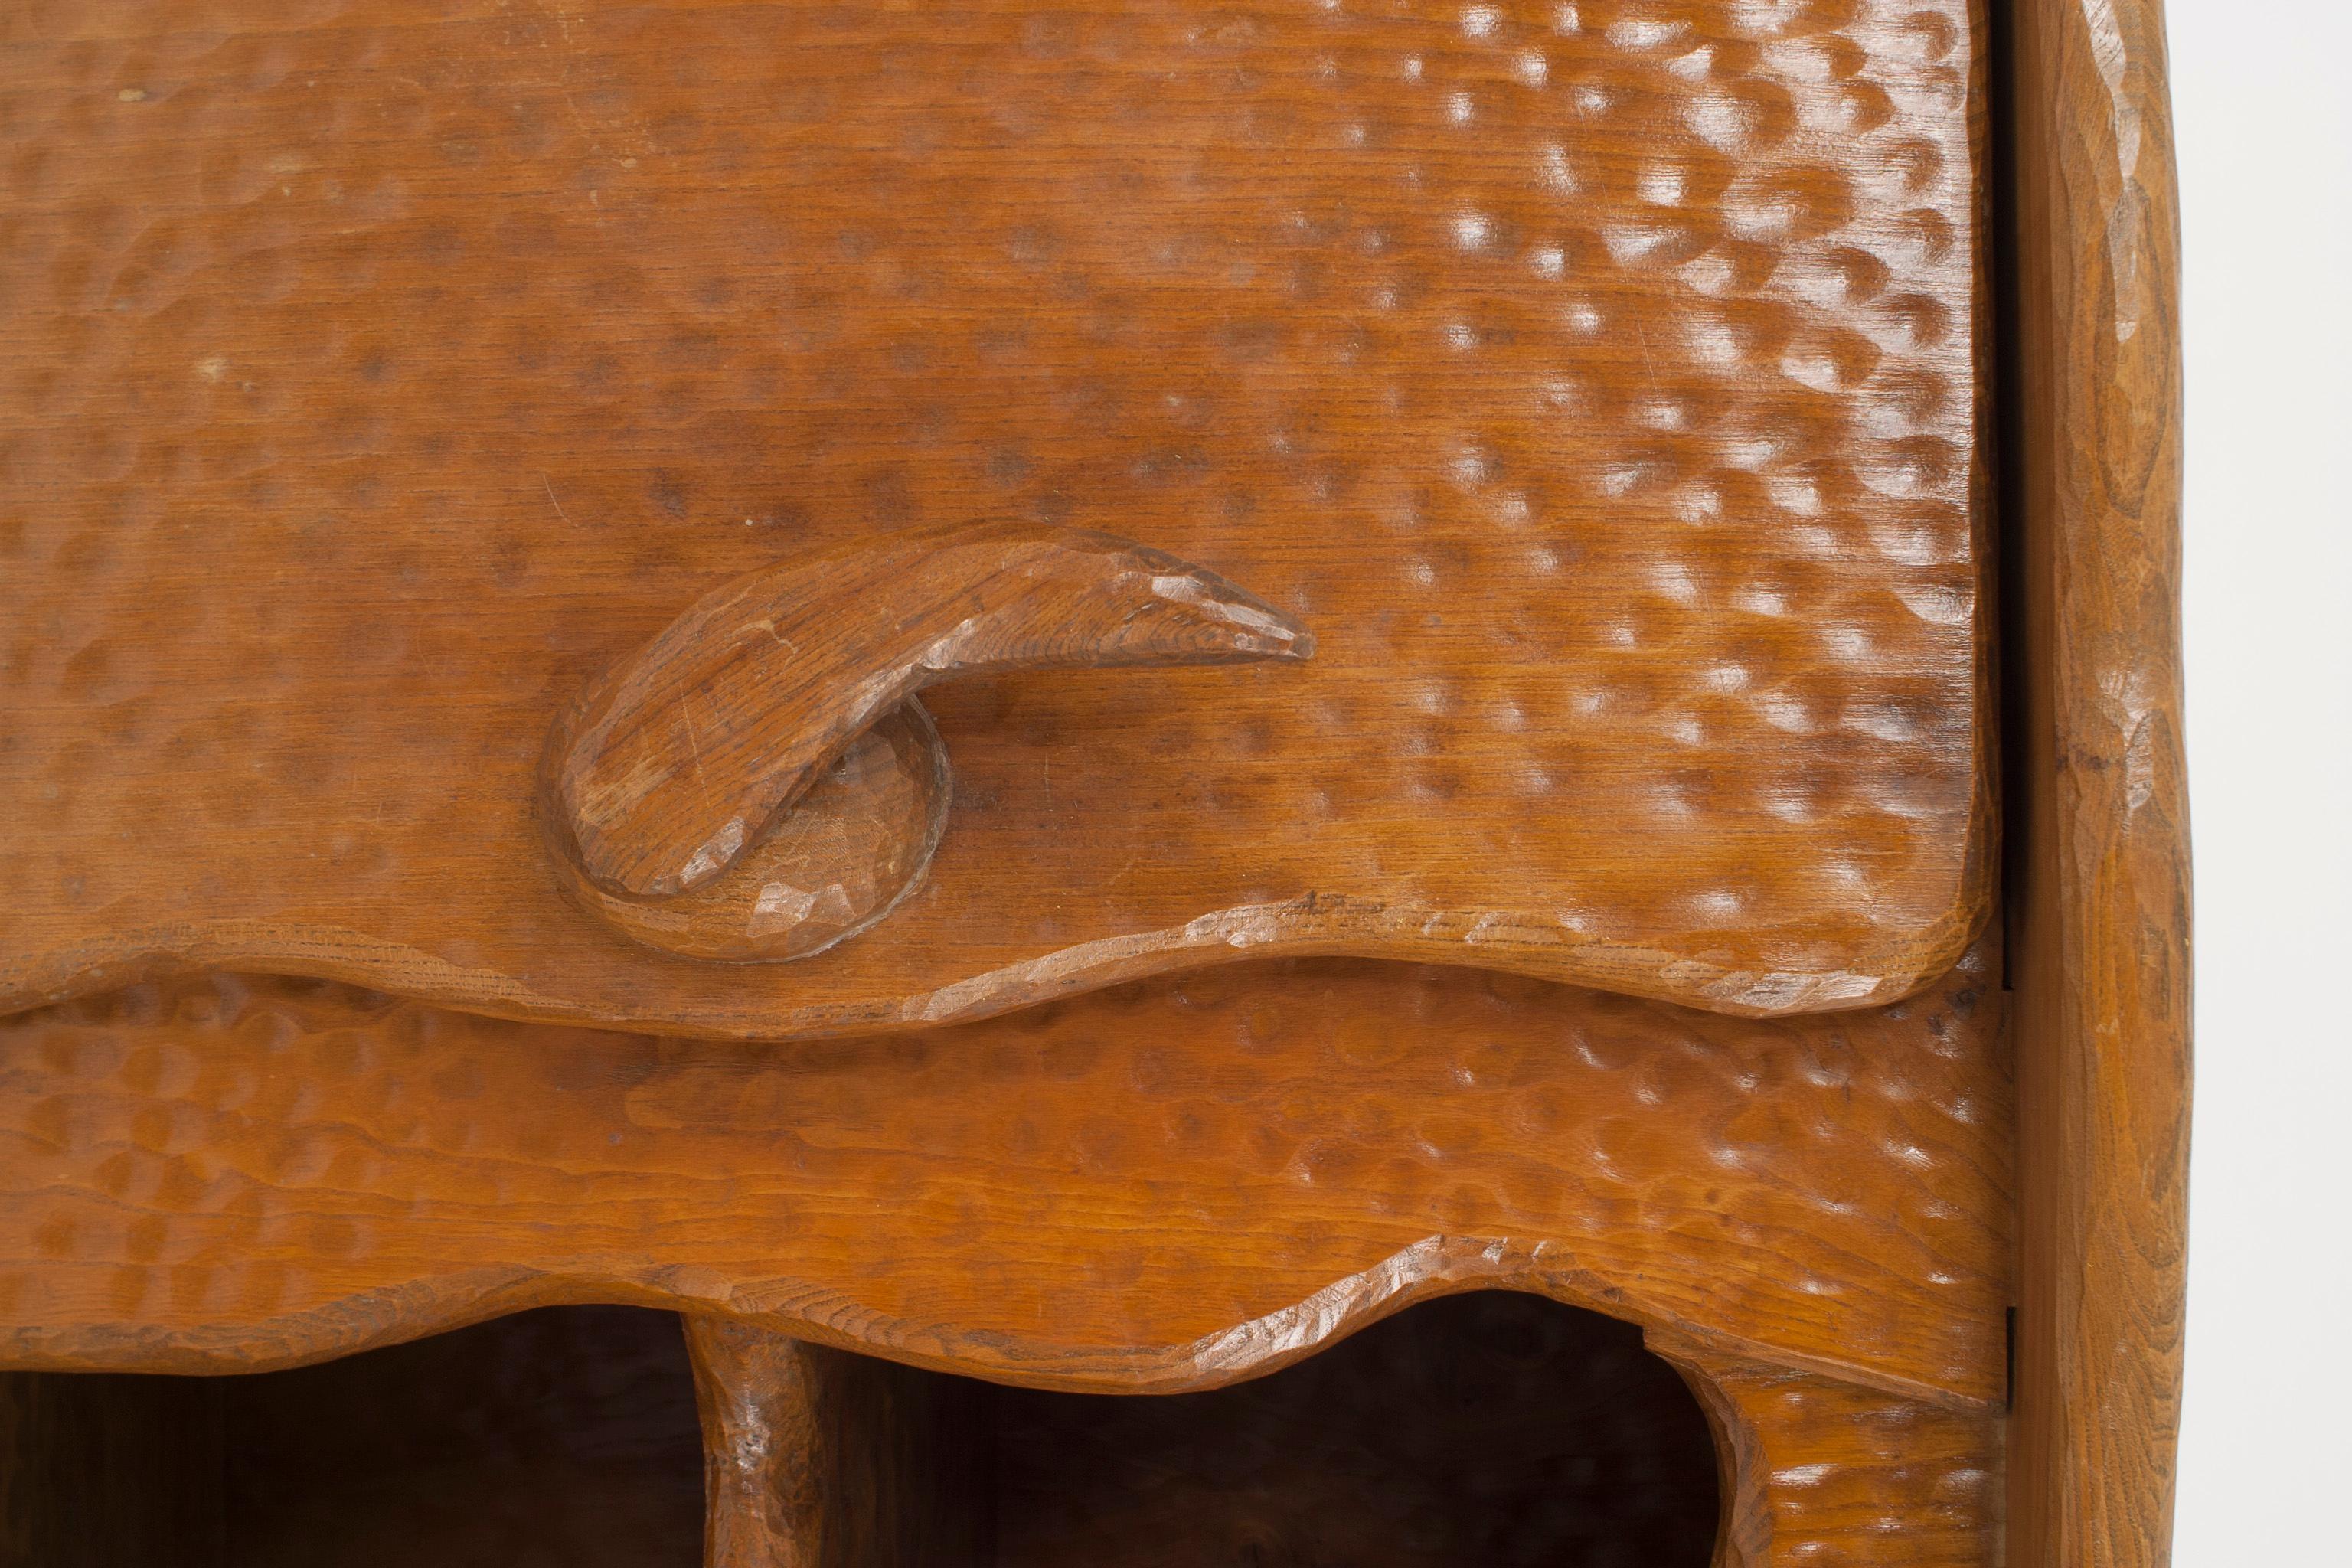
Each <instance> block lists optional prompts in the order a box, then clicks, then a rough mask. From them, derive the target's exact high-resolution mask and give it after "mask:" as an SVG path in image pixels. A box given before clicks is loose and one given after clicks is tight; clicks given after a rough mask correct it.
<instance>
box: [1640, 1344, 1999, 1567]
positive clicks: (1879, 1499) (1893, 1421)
mask: <svg viewBox="0 0 2352 1568" xmlns="http://www.w3.org/2000/svg"><path fill="white" fill-rule="evenodd" d="M1649 1342H1650V1345H1651V1348H1652V1349H1654V1350H1655V1351H1657V1352H1659V1353H1660V1354H1662V1355H1664V1356H1665V1357H1666V1358H1667V1359H1668V1360H1670V1361H1673V1362H1675V1363H1676V1364H1677V1365H1679V1366H1681V1367H1682V1368H1683V1369H1684V1372H1685V1376H1687V1377H1688V1378H1689V1379H1690V1384H1691V1387H1692V1389H1693V1391H1694V1392H1696V1394H1698V1396H1699V1400H1700V1402H1701V1403H1702V1404H1703V1405H1705V1406H1706V1410H1707V1414H1708V1416H1709V1418H1710V1419H1711V1420H1712V1421H1713V1422H1714V1424H1715V1428H1716V1442H1717V1449H1718V1452H1719V1453H1720V1454H1721V1456H1722V1459H1723V1464H1724V1480H1725V1487H1726V1489H1727V1492H1728V1494H1729V1497H1728V1501H1727V1507H1726V1509H1725V1517H1724V1521H1723V1532H1722V1535H1721V1536H1720V1537H1719V1539H1718V1541H1717V1547H1716V1557H1715V1563H1716V1568H1780V1565H1782V1564H1800V1563H1801V1564H1804V1565H1806V1568H1884V1565H1885V1564H1890V1563H1901V1564H1903V1568H1995V1565H1996V1564H1998V1563H2000V1561H2001V1536H2000V1521H2001V1512H2002V1486H2001V1442H2002V1436H2003V1433H2002V1427H2003V1421H2002V1418H2001V1416H2000V1413H1998V1412H1997V1411H1989V1410H1954V1409H1950V1408H1948V1407H1944V1406H1940V1405H1930V1404H1925V1403H1921V1402H1919V1401H1916V1400H1908V1399H1904V1398H1901V1397H1899V1396H1895V1395H1889V1394H1885V1393H1881V1392H1878V1391H1875V1390H1872V1389H1864V1388H1857V1387H1855V1386H1853V1384H1846V1383H1841V1382H1838V1381H1836V1380H1834V1379H1831V1378H1824V1377H1820V1376H1817V1375H1813V1374H1810V1373H1801V1372H1792V1371H1790V1370H1789V1369H1787V1368H1785V1367H1773V1366H1762V1365H1756V1364H1752V1363H1750V1364H1743V1363H1740V1362H1739V1361H1738V1360H1737V1359H1727V1358H1725V1357H1723V1356H1722V1355H1721V1354H1719V1353H1718V1352H1714V1351H1711V1350H1708V1349H1705V1348H1700V1347H1691V1346H1684V1345H1679V1344H1676V1343H1675V1342H1674V1340H1673V1339H1672V1337H1671V1336H1664V1335H1658V1334H1652V1335H1651V1336H1650V1340H1649Z"/></svg>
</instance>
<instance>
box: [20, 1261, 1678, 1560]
mask: <svg viewBox="0 0 2352 1568" xmlns="http://www.w3.org/2000/svg"><path fill="white" fill-rule="evenodd" d="M0 1384H5V1391H0V1521H5V1524H4V1525H0V1562H5V1563H41V1564H43V1565H44V1568H79V1565H85V1564H89V1565H96V1564H105V1565H107V1568H114V1565H116V1564H133V1563H136V1564H141V1565H144V1564H149V1563H163V1562H169V1563H173V1564H175V1565H180V1568H215V1565H218V1568H278V1565H279V1564H286V1565H289V1568H290V1565H292V1564H296V1563H299V1564H302V1565H304V1568H379V1565H386V1564H392V1563H401V1564H415V1563H432V1564H435V1565H436V1568H472V1565H475V1564H481V1565H483V1568H488V1565H490V1564H497V1565H499V1568H527V1565H534V1564H541V1563H544V1564H550V1565H553V1564H562V1565H564V1568H605V1565H611V1568H621V1565H623V1564H626V1565H628V1568H668V1565H671V1564H676V1565H678V1568H689V1565H691V1564H694V1563H698V1562H699V1561H700V1554H701V1533H702V1517H701V1514H702V1490H701V1458H700V1440H699V1435H698V1426H697V1423H696V1418H695V1409H694V1392H693V1385H692V1381H691V1376H690V1373H689V1371H688V1363H687V1358H686V1352H685V1347H684V1344H683V1342H682V1339H681V1336H680V1335H679V1333H678V1331H677V1321H676V1320H675V1319H674V1318H672V1317H671V1316H670V1315H669V1314H667V1313H662V1312H653V1311H646V1310H638V1309H633V1308H621V1307H581V1308H562V1309H553V1310H544V1311H536V1312H526V1313H521V1314H519V1315H517V1316H515V1317H511V1318H507V1319H502V1320H499V1321H495V1322H491V1323H485V1324H482V1325H480V1326H478V1327H476V1328H471V1329H466V1330H462V1331H457V1332H455V1333H450V1334H445V1335H441V1336H438V1337H436V1338H434V1339H429V1340H424V1341H420V1342H416V1343H414V1344H408V1345H401V1346H396V1347H394V1348H392V1349H389V1350H382V1351H374V1352H368V1353H366V1354H363V1355H357V1356H352V1357H350V1358H348V1359H346V1360H343V1361H340V1362H334V1363H327V1364H325V1365H321V1366H316V1367H309V1368H304V1369H301V1370H299V1371H294V1372H284V1373H267V1374H262V1375H258V1376H251V1377H234V1378H213V1379H191V1378H164V1377H118V1376H66V1375H45V1376H30V1375H22V1374H19V1375H16V1376H14V1377H10V1378H6V1379H5V1380H0ZM873 1386H874V1388H875V1389H876V1391H877V1398H878V1399H883V1400H886V1401H887V1404H888V1406H889V1409H890V1410H891V1412H892V1413H893V1414H892V1416H891V1418H892V1419H899V1420H919V1421H922V1422H925V1423H929V1424H930V1425H931V1426H932V1428H933V1429H932V1430H930V1431H928V1432H926V1433H923V1434H919V1435H916V1434H910V1435H909V1438H910V1440H911V1441H914V1442H917V1443H918V1444H919V1446H920V1447H921V1449H922V1450H923V1451H925V1452H927V1453H933V1454H953V1455H956V1456H959V1457H960V1458H961V1461H962V1462H960V1463H957V1464H954V1465H945V1464H942V1465H938V1466H935V1467H926V1468H923V1469H920V1470H919V1471H918V1473H919V1474H926V1475H933V1476H935V1477H936V1491H935V1494H934V1495H931V1496H928V1497H925V1498H920V1499H912V1498H910V1499H904V1500H899V1506H904V1507H915V1508H920V1509H922V1510H925V1511H926V1512H929V1513H930V1514H933V1515H936V1516H938V1517H939V1518H940V1520H941V1521H942V1522H941V1523H940V1524H939V1525H937V1526H934V1527H931V1528H930V1529H929V1532H928V1538H929V1539H930V1540H933V1541H938V1542H950V1541H951V1542H959V1543H961V1544H958V1545H956V1546H954V1547H953V1548H951V1549H949V1548H940V1547H935V1548H932V1549H929V1550H927V1551H926V1552H924V1555H925V1556H926V1557H938V1556H940V1552H942V1551H949V1550H951V1552H952V1554H953V1555H956V1556H958V1557H967V1558H969V1559H970V1561H971V1563H973V1564H974V1568H982V1565H996V1564H1002V1565H1004V1568H1060V1565H1064V1564H1068V1565H1073V1568H1075V1565H1076V1564H1081V1563H1083V1564H1088V1565H1090V1568H1113V1565H1117V1568H1158V1565H1167V1568H1175V1565H1177V1564H1183V1565H1184V1568H1203V1565H1208V1568H1222V1565H1228V1564H1230V1565H1233V1568H1244V1565H1249V1568H1277V1565H1280V1568H1322V1565H1329V1568H1341V1565H1347V1568H1363V1565H1380V1568H1424V1565H1426V1568H1438V1565H1440V1564H1444V1565H1456V1564H1458V1565H1461V1568H1474V1565H1475V1568H1511V1565H1514V1564H1520V1563H1529V1564H1532V1563H1543V1564H1547V1565H1550V1568H1705V1565H1706V1563H1707V1561H1708V1558H1709V1554H1710V1552H1711V1551H1712V1548H1713V1543H1714V1539H1715V1531H1716V1520H1717V1479H1716V1468H1715V1455H1714V1451H1713V1448H1712V1446H1711V1442H1710V1439H1709V1436H1708V1432H1707V1427H1706V1420H1705V1418H1704V1416H1703V1415H1701V1413H1700V1411H1699V1408H1698V1405H1697V1404H1696V1401H1695V1400H1694V1399H1693V1398H1692V1396H1691V1394H1690V1393H1689V1392H1688V1390H1687V1389H1685V1387H1684V1386H1683V1384H1682V1383H1681V1380H1680V1379H1679V1378H1678V1377H1676V1375H1675V1373H1674V1372H1673V1370H1672V1369H1671V1368H1669V1367H1668V1366H1667V1365H1666V1364H1665V1363H1664V1362H1662V1361H1659V1360H1658V1359H1657V1358H1656V1357H1654V1356H1653V1355H1651V1354H1650V1353H1649V1352H1647V1351H1645V1350H1643V1347H1642V1344H1641V1337H1640V1334H1639V1332H1638V1331H1635V1330H1633V1329H1632V1328H1630V1327H1628V1326H1626V1325H1624V1324H1622V1323H1618V1322H1615V1321H1612V1320H1610V1319H1607V1318H1603V1317H1601V1316H1598V1315H1596V1314H1593V1313H1591V1312H1584V1311H1580V1310H1576V1309H1574V1308H1569V1307H1562V1306H1559V1305H1557V1304H1554V1303H1551V1302H1548V1301H1543V1300H1537V1299H1535V1298H1532V1297H1527V1296H1517V1295H1506V1294H1482V1295H1472V1296H1462V1297H1455V1298H1453V1299H1450V1300H1440V1301H1434V1302H1431V1303H1428V1304H1425V1305H1423V1306H1421V1307H1417V1308H1414V1309H1412V1310H1410V1311H1407V1312H1404V1313H1402V1314H1400V1315H1399V1316H1397V1317H1395V1318H1392V1319H1390V1320H1389V1321H1386V1322H1382V1323H1379V1324H1376V1325H1374V1326H1373V1327H1371V1328H1369V1329H1367V1330H1365V1331H1362V1332H1361V1333H1360V1334H1357V1335H1356V1336H1354V1337H1353V1338H1351V1339H1349V1340H1347V1341H1345V1342H1342V1343H1340V1344H1339V1345H1336V1346H1334V1347H1332V1348H1331V1349H1330V1350H1328V1351H1326V1352H1322V1353H1321V1354H1319V1355H1317V1356H1315V1357H1312V1358H1310V1359H1309V1360H1307V1361H1306V1362H1304V1363H1300V1364H1298V1365H1297V1366H1294V1367H1291V1368H1289V1369H1287V1370H1286V1371H1283V1372H1279V1373H1274V1374H1272V1375H1271V1376H1268V1377H1265V1378H1262V1379H1258V1380H1255V1381H1254V1382H1251V1383H1247V1384H1240V1385H1238V1386H1235V1387H1233V1388H1227V1389H1221V1390H1217V1391H1214V1392H1211V1393H1206V1394H1178V1395H1171V1396H1164V1397H1148V1398H1115V1397H1104V1396H1099V1395H1089V1394H1042V1393H1037V1392H1034V1391H1032V1390H1023V1389H1008V1388H997V1387H992V1386H990V1385H987V1384H976V1383H971V1382H969V1381H967V1380H963V1379H958V1378H949V1377H942V1376H940V1375H939V1374H935V1373H917V1372H908V1371H904V1370H900V1369H890V1370H888V1371H887V1372H885V1371H883V1369H879V1368H877V1380H876V1382H875V1383H874V1384H873ZM886 1391H887V1392H886ZM908 1394H919V1395H920V1396H919V1397H907V1395H908ZM844 1568H850V1565H846V1564H845V1565H844ZM909 1568H934V1564H933V1563H930V1562H926V1563H923V1564H920V1565H909ZM937 1568H953V1565H952V1564H948V1563H944V1562H941V1563H939V1564H937Z"/></svg>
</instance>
